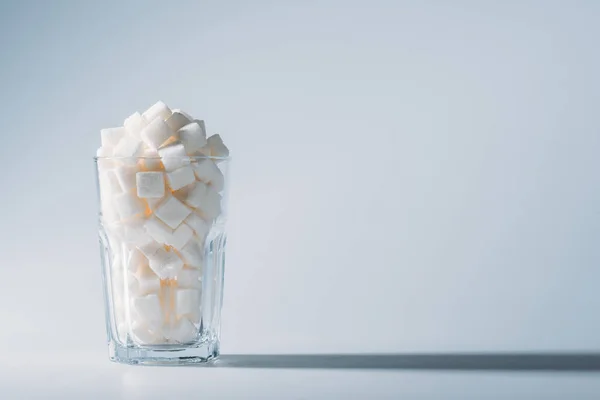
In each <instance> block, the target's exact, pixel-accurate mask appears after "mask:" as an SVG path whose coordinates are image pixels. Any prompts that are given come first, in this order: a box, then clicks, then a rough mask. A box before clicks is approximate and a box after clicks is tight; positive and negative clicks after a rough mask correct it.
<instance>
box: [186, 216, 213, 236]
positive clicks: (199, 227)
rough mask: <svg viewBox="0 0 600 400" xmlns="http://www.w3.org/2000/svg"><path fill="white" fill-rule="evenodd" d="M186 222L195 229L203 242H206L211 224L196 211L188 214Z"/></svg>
mask: <svg viewBox="0 0 600 400" xmlns="http://www.w3.org/2000/svg"><path fill="white" fill-rule="evenodd" d="M185 223H186V224H188V225H189V226H190V227H191V228H192V229H193V230H194V232H195V233H196V235H197V236H198V238H199V239H200V241H201V243H204V238H205V237H206V235H207V234H208V232H209V231H210V224H209V223H208V222H206V221H205V220H203V219H202V218H200V216H198V214H196V213H191V214H190V215H188V217H187V218H186V219H185Z"/></svg>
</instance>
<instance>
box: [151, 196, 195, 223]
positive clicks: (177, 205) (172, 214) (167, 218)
mask: <svg viewBox="0 0 600 400" xmlns="http://www.w3.org/2000/svg"><path fill="white" fill-rule="evenodd" d="M190 213H191V210H190V209H189V208H188V207H186V205H185V204H183V203H182V202H180V201H179V200H177V199H176V198H175V197H172V196H171V197H169V198H168V199H167V200H166V201H165V202H164V203H162V204H160V205H159V206H158V208H157V209H156V211H154V214H155V215H156V216H157V217H158V218H159V219H160V220H161V221H163V222H164V223H165V224H167V225H168V226H170V227H171V228H172V229H175V228H177V227H178V226H179V224H181V223H182V222H183V220H184V219H186V217H187V216H188V215H190Z"/></svg>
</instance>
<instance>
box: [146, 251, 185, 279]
mask: <svg viewBox="0 0 600 400" xmlns="http://www.w3.org/2000/svg"><path fill="white" fill-rule="evenodd" d="M182 268H183V260H182V259H181V258H179V256H178V255H177V254H176V253H175V252H172V251H167V250H165V249H158V251H157V252H156V253H154V254H153V255H152V256H151V257H150V269H152V271H154V273H155V274H156V275H158V277H159V278H160V279H172V278H175V277H176V276H177V274H178V273H179V271H180V270H181V269H182Z"/></svg>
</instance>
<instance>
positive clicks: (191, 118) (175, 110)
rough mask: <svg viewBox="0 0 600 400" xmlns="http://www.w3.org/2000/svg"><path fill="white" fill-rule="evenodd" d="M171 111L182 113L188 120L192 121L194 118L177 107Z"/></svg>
mask: <svg viewBox="0 0 600 400" xmlns="http://www.w3.org/2000/svg"><path fill="white" fill-rule="evenodd" d="M173 112H174V113H176V112H177V113H180V114H182V115H183V116H184V117H186V118H187V119H188V120H190V121H193V120H194V117H192V116H191V115H190V114H188V113H186V112H185V111H183V110H182V109H179V108H174V109H173Z"/></svg>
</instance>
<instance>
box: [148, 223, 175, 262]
mask: <svg viewBox="0 0 600 400" xmlns="http://www.w3.org/2000/svg"><path fill="white" fill-rule="evenodd" d="M144 227H145V229H146V232H147V233H148V235H150V236H151V237H152V239H154V240H155V241H156V242H158V243H163V244H166V243H167V242H169V241H170V240H171V236H172V235H173V230H172V229H171V228H169V227H168V226H166V225H165V224H163V223H162V222H161V221H159V220H158V219H157V218H150V219H148V220H147V221H146V223H145V224H144ZM144 254H145V253H144Z"/></svg>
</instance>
